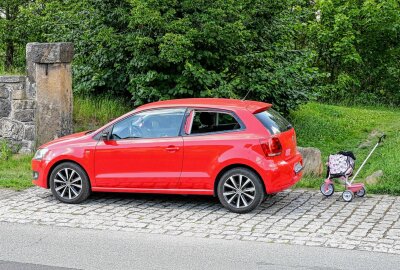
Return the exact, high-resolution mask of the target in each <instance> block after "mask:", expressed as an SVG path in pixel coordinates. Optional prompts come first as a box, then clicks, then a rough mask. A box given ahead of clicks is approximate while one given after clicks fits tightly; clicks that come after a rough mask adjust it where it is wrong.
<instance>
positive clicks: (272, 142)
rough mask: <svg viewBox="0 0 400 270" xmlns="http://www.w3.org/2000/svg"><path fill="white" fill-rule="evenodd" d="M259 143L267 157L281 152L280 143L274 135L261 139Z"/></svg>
mask: <svg viewBox="0 0 400 270" xmlns="http://www.w3.org/2000/svg"><path fill="white" fill-rule="evenodd" d="M260 144H261V147H262V149H263V151H264V154H265V155H266V156H267V157H274V156H279V155H280V154H281V153H282V144H281V142H280V141H279V139H278V138H276V137H273V138H270V139H268V140H266V139H261V140H260Z"/></svg>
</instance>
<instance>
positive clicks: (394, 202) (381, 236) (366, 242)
mask: <svg viewBox="0 0 400 270" xmlns="http://www.w3.org/2000/svg"><path fill="white" fill-rule="evenodd" d="M399 212H400V199H399V197H391V196H386V195H384V196H379V195H369V196H367V197H366V198H356V199H355V200H353V202H351V203H344V202H343V201H342V200H340V198H339V197H338V196H332V197H330V198H324V197H323V196H322V195H321V194H319V192H316V191H306V190H293V191H285V192H282V193H279V194H277V195H275V196H273V197H271V198H269V199H268V200H266V201H265V202H264V203H263V204H261V206H260V208H258V209H257V210H256V211H254V212H252V213H248V214H244V215H239V214H234V213H231V212H228V211H227V210H226V209H224V208H223V207H222V206H221V205H220V204H219V202H218V200H217V199H215V198H212V197H203V196H187V197H183V196H173V195H143V194H104V193H99V194H94V195H92V196H91V197H90V198H89V199H88V200H87V201H85V202H83V203H82V204H79V205H69V204H63V203H60V202H58V201H57V200H55V199H54V198H53V196H52V195H51V193H50V192H49V191H48V190H43V189H39V188H31V189H28V190H25V191H22V192H16V191H12V190H3V189H0V221H1V222H9V223H31V224H40V225H52V226H64V227H77V228H87V229H97V230H108V231H119V230H121V231H133V232H139V233H151V234H169V235H182V236H186V237H200V238H215V239H227V240H230V239H236V240H241V241H258V242H267V243H287V244H294V245H308V246H327V247H333V248H343V249H357V250H365V251H377V252H385V253H392V254H400V217H399V214H398V213H399Z"/></svg>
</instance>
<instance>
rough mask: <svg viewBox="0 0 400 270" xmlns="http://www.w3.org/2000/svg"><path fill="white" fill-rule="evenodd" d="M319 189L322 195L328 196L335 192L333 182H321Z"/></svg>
mask: <svg viewBox="0 0 400 270" xmlns="http://www.w3.org/2000/svg"><path fill="white" fill-rule="evenodd" d="M320 191H321V193H322V194H323V195H324V196H326V197H329V196H332V194H333V193H334V192H335V187H334V186H333V184H328V185H327V184H326V183H322V185H321V187H320Z"/></svg>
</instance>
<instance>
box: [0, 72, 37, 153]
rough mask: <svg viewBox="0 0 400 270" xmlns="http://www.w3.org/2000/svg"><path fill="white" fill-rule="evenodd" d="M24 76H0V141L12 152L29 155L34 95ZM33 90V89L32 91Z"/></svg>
mask: <svg viewBox="0 0 400 270" xmlns="http://www.w3.org/2000/svg"><path fill="white" fill-rule="evenodd" d="M26 80H27V78H26V77H25V76H0V140H2V139H3V140H4V139H5V140H7V141H8V142H9V143H10V145H12V148H13V150H14V151H18V152H20V153H29V152H31V151H32V150H33V148H34V145H35V133H36V131H35V106H36V102H35V93H34V92H33V91H27V89H26ZM32 90H33V89H32Z"/></svg>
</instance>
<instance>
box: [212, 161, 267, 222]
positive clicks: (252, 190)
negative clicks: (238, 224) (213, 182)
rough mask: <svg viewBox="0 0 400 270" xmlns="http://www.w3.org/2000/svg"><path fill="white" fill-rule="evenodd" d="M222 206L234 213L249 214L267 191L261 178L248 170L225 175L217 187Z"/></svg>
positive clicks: (243, 169)
mask: <svg viewBox="0 0 400 270" xmlns="http://www.w3.org/2000/svg"><path fill="white" fill-rule="evenodd" d="M217 194H218V199H219V201H220V202H221V204H222V205H223V206H224V207H225V208H227V209H228V210H230V211H232V212H234V213H239V214H243V213H248V212H250V211H252V210H254V209H255V208H257V207H258V206H259V205H260V204H261V202H262V201H263V199H264V196H265V190H264V187H263V185H262V182H261V179H260V177H259V176H258V175H257V174H255V173H254V172H253V171H251V170H249V169H246V168H234V169H231V170H229V171H227V172H226V173H224V174H223V175H222V176H221V178H220V179H219V182H218V186H217Z"/></svg>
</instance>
